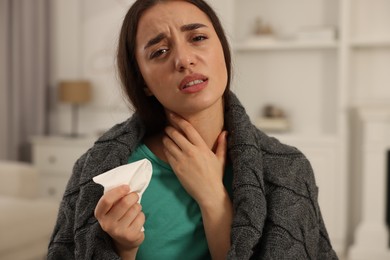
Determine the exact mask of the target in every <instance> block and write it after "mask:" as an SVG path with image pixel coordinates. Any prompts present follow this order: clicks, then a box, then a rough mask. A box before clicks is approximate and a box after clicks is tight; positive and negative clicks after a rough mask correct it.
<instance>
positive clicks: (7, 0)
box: [0, 0, 390, 260]
mask: <svg viewBox="0 0 390 260" xmlns="http://www.w3.org/2000/svg"><path fill="white" fill-rule="evenodd" d="M132 2H133V1H132V0H24V1H23V0H0V87H1V88H0V115H1V118H0V120H1V123H0V142H1V143H0V177H2V178H3V179H2V180H1V181H0V182H1V184H0V212H1V213H0V227H1V228H0V230H7V231H6V232H3V231H0V259H31V258H29V256H37V258H36V259H39V256H40V255H42V252H44V250H45V249H46V247H45V245H46V244H47V242H48V239H49V235H50V233H51V231H52V225H53V221H54V219H55V215H56V210H57V208H58V205H59V201H60V200H61V196H62V193H63V191H64V189H65V185H66V182H67V180H68V179H69V177H70V174H71V171H72V166H73V164H74V162H75V160H76V159H77V158H78V157H79V156H80V155H81V154H82V153H84V152H85V151H86V150H87V149H88V148H89V147H91V145H92V144H93V142H94V140H96V138H97V137H98V136H99V135H101V134H102V133H104V132H105V131H107V130H108V129H109V127H111V126H113V125H114V124H116V123H120V122H122V121H123V120H125V119H127V118H128V117H129V116H130V115H131V114H132V112H131V109H130V108H129V106H128V104H127V102H126V100H125V98H124V96H123V95H122V92H121V88H120V84H119V80H118V77H117V73H116V68H115V54H116V45H117V39H118V33H119V29H120V25H121V22H122V19H123V17H124V15H125V13H126V11H127V9H128V7H129V6H130V5H131V3H132ZM208 2H209V3H210V4H211V5H212V6H213V7H214V8H215V10H216V11H217V13H218V14H219V16H220V18H221V20H222V23H223V25H224V28H225V30H226V33H227V35H228V37H229V41H230V44H231V50H232V53H233V83H232V90H233V91H234V92H235V93H236V94H237V95H238V97H239V98H240V100H241V102H242V103H243V105H244V106H245V108H246V110H247V112H248V114H249V116H250V117H251V120H252V121H253V123H254V124H255V125H257V126H258V127H259V128H260V129H262V130H264V131H265V132H266V133H267V134H269V135H271V136H274V137H276V138H278V139H279V140H280V141H282V142H284V143H287V144H290V145H292V146H295V147H297V148H298V149H300V150H301V151H303V152H304V153H305V155H306V156H307V157H308V158H309V160H310V162H311V164H312V167H313V168H314V172H315V177H316V181H317V185H318V187H319V203H320V206H321V210H322V215H323V217H324V221H325V224H326V226H327V229H328V232H329V235H330V238H331V241H332V244H333V247H334V248H335V250H336V252H337V253H338V255H339V256H340V258H343V259H350V260H360V259H361V260H366V259H367V260H368V259H378V260H381V259H383V260H385V259H390V247H389V245H390V241H389V222H390V214H389V211H390V210H389V208H390V206H389V205H390V195H389V194H390V192H389V190H390V187H389V186H390V185H389V184H390V173H389V172H390V166H389V157H390V156H389V155H388V154H389V151H390V0H208ZM26 176H30V177H27V178H26ZM31 176H33V177H31ZM31 183H34V185H35V187H36V188H35V190H32V188H31V187H30V186H31V185H30V184H31ZM11 187H14V188H15V190H16V191H15V192H14V191H11ZM29 189H30V190H29ZM12 196H13V197H14V198H12V200H9V197H12ZM32 203H37V204H33V205H37V206H36V207H35V206H34V207H33V208H32V209H31V211H29V212H26V208H25V207H28V205H30V207H31V205H32ZM38 208H39V209H41V210H40V211H41V215H39V214H38V213H37V214H36V218H38V219H41V220H45V221H44V222H46V223H42V226H37V227H34V228H33V227H27V226H26V227H22V228H26V229H27V230H29V231H28V232H29V234H28V235H27V236H26V238H25V239H19V238H18V237H17V236H15V235H12V234H13V233H15V232H16V233H15V234H17V232H23V230H21V231H17V230H16V229H17V228H16V226H17V224H16V223H18V222H17V221H21V222H23V221H25V220H26V221H27V219H28V217H29V216H28V215H29V214H30V212H33V213H31V214H32V215H34V214H35V213H34V211H37V210H36V209H38ZM3 212H9V213H8V215H7V214H3ZM15 216H18V217H15ZM21 216H22V217H21ZM18 219H19V220H18ZM44 225H46V226H44ZM3 228H4V229H3ZM29 228H30V229H29ZM31 228H32V229H31ZM39 230H41V234H39V239H40V242H39V244H38V243H37V242H36V241H37V240H36V238H35V236H34V235H36V236H38V235H37V234H38V233H39V232H40V231H39ZM42 230H45V232H43V231H42ZM24 232H27V231H24ZM28 232H27V233H28ZM35 232H36V233H35ZM13 240H15V241H13ZM34 240H35V241H34ZM3 241H6V243H5V242H4V243H3ZM45 243H46V244H45ZM27 249H29V250H30V251H27ZM15 257H17V258H15Z"/></svg>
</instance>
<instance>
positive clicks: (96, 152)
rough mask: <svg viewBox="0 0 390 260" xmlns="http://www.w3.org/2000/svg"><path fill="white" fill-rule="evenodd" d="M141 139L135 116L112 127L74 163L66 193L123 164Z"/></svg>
mask: <svg viewBox="0 0 390 260" xmlns="http://www.w3.org/2000/svg"><path fill="white" fill-rule="evenodd" d="M142 138H143V127H142V125H141V123H140V121H139V119H138V117H136V116H132V117H131V118H129V119H128V120H126V121H124V122H122V123H119V124H116V125H115V126H113V127H112V128H111V129H109V130H108V131H107V132H105V133H104V134H103V135H102V136H101V137H99V138H98V139H97V140H96V142H95V143H94V144H93V146H92V147H91V148H89V149H88V150H87V151H86V152H85V153H84V154H83V155H82V156H81V157H80V158H79V159H78V160H77V161H76V163H75V165H74V167H73V173H72V177H71V179H70V181H69V183H68V187H67V192H70V193H71V192H72V191H74V190H77V189H79V187H80V186H81V185H84V184H85V183H87V182H90V181H91V180H92V178H93V177H95V176H96V175H99V174H101V173H103V172H106V171H108V170H111V169H113V168H115V167H118V166H120V165H123V164H125V163H126V162H127V160H128V157H129V155H130V153H131V151H133V150H135V148H136V147H137V145H138V143H139V142H140V141H141V140H142Z"/></svg>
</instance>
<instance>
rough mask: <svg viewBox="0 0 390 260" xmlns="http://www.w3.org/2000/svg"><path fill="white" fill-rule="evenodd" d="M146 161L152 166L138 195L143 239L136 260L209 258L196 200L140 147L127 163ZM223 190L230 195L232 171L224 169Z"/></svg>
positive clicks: (167, 166) (171, 174) (146, 149)
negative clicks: (145, 184) (147, 182)
mask: <svg viewBox="0 0 390 260" xmlns="http://www.w3.org/2000/svg"><path fill="white" fill-rule="evenodd" d="M145 158H147V159H149V160H150V161H151V163H152V166H153V174H152V179H151V181H150V184H149V186H148V188H147V189H146V191H145V192H144V194H143V195H142V200H141V205H142V211H143V212H144V214H145V217H146V220H145V225H144V227H145V240H144V242H143V243H142V244H141V246H140V248H139V250H138V253H137V260H138V259H141V260H142V259H172V260H174V259H186V260H191V259H202V260H203V259H211V256H210V253H209V249H208V245H207V240H206V235H205V231H204V228H203V222H202V215H201V212H200V208H199V206H198V204H197V203H196V201H195V200H194V199H193V198H192V197H191V196H190V195H189V194H188V193H187V192H186V191H185V189H184V188H183V187H182V185H181V184H180V182H179V180H178V178H177V177H176V175H175V173H174V172H173V170H172V168H171V167H170V166H169V164H167V163H166V162H164V161H162V160H160V159H159V158H158V157H157V156H156V155H154V154H153V153H152V152H151V151H150V150H149V148H148V147H147V146H146V145H144V144H141V145H140V146H139V147H138V148H137V149H136V150H135V151H134V153H133V154H132V155H131V156H130V158H129V163H131V162H135V161H138V160H141V159H145ZM224 183H225V187H226V189H227V191H228V193H229V194H231V183H232V171H231V169H230V168H229V167H226V170H225V175H224Z"/></svg>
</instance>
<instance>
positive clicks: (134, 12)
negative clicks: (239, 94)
mask: <svg viewBox="0 0 390 260" xmlns="http://www.w3.org/2000/svg"><path fill="white" fill-rule="evenodd" d="M165 1H170V0H137V1H135V3H134V4H133V5H132V6H131V7H130V9H129V11H128V12H127V14H126V16H125V18H124V21H123V24H122V28H121V31H120V37H119V44H118V53H117V66H118V73H119V77H120V80H121V83H122V88H123V90H124V92H125V93H126V95H127V98H128V100H129V101H130V103H132V105H133V106H134V109H135V112H136V113H138V115H139V116H140V118H141V120H142V121H143V123H144V124H145V126H146V135H150V134H153V133H157V132H159V131H161V130H162V129H163V128H164V126H165V124H166V117H165V112H164V108H163V106H162V105H161V103H160V102H159V101H158V100H157V99H156V98H155V97H154V96H152V97H150V96H147V95H146V94H145V92H144V88H145V82H144V79H143V77H142V74H141V72H140V70H139V67H138V64H137V60H136V58H135V47H136V36H137V28H138V22H139V20H140V18H141V16H142V15H143V14H144V12H145V11H146V10H148V9H149V8H151V7H152V6H154V5H156V4H158V3H161V2H165ZM184 1H186V2H188V3H191V4H193V5H195V6H196V7H198V8H199V9H200V10H201V11H203V12H204V13H205V14H206V15H207V16H208V17H209V19H210V21H211V23H212V24H213V26H214V30H215V31H216V33H217V35H218V38H219V40H220V42H221V45H222V49H223V53H224V56H225V63H226V69H227V75H228V79H227V85H226V89H225V92H224V94H223V98H224V103H225V106H226V104H227V103H228V94H229V90H230V81H231V54H230V48H229V43H228V41H227V39H226V36H225V32H224V30H223V28H222V25H221V22H220V21H219V19H218V16H217V15H216V13H215V12H214V10H213V9H212V8H211V7H210V6H209V5H208V4H207V3H206V2H205V1H203V0H184Z"/></svg>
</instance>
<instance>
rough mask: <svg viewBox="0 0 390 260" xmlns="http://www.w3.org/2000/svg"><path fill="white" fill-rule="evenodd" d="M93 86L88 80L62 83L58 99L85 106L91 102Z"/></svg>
mask: <svg viewBox="0 0 390 260" xmlns="http://www.w3.org/2000/svg"><path fill="white" fill-rule="evenodd" d="M91 92H92V91H91V84H90V82H89V81H86V80H77V81H61V82H60V84H59V91H58V94H59V95H58V98H59V100H60V101H62V102H65V103H71V104H85V103H88V102H89V101H90V100H91V94H92V93H91Z"/></svg>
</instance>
